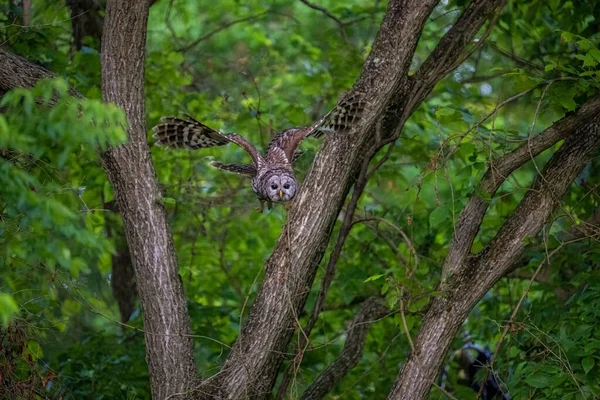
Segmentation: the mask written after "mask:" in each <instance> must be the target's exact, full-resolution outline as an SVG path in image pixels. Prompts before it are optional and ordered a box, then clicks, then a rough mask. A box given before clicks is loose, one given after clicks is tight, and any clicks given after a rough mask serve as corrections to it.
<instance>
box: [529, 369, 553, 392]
mask: <svg viewBox="0 0 600 400" xmlns="http://www.w3.org/2000/svg"><path fill="white" fill-rule="evenodd" d="M525 382H527V384H528V385H529V386H533V387H534V388H536V389H543V388H546V387H548V386H550V378H549V377H548V376H547V375H545V374H543V373H541V372H537V373H535V374H532V375H529V376H528V377H527V378H525Z"/></svg>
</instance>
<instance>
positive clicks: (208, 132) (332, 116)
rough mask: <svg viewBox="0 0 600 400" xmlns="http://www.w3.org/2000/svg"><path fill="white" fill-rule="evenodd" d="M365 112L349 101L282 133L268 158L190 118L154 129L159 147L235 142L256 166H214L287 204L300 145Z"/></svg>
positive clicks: (344, 126) (358, 103) (355, 100)
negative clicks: (234, 174) (249, 179)
mask: <svg viewBox="0 0 600 400" xmlns="http://www.w3.org/2000/svg"><path fill="white" fill-rule="evenodd" d="M362 111H363V103H362V101H361V100H360V98H359V97H358V96H352V97H349V98H346V99H344V100H343V101H341V102H340V103H338V105H337V106H336V107H335V108H334V109H333V110H332V111H330V112H329V113H328V114H327V115H325V116H324V117H323V118H321V119H320V120H318V121H317V122H315V123H314V124H312V125H310V126H305V127H300V128H291V129H286V130H284V131H282V132H279V133H278V134H277V135H276V136H275V137H274V138H273V140H271V142H270V143H269V145H268V147H267V149H266V151H265V155H264V156H262V155H261V154H260V153H259V152H258V151H257V150H256V148H255V147H254V145H253V144H252V143H250V142H249V141H248V140H247V139H245V138H244V137H242V136H240V135H237V134H235V133H228V134H225V133H221V132H218V131H216V130H214V129H212V128H209V127H208V126H206V125H204V124H203V123H201V122H199V121H196V120H195V119H194V118H192V117H190V116H189V115H186V116H185V118H186V119H180V118H174V117H163V118H161V121H162V124H160V125H157V126H155V127H154V135H153V137H154V138H155V139H157V141H156V143H155V144H156V145H164V146H166V147H173V148H189V149H199V148H206V147H214V146H223V145H225V144H228V143H231V142H233V143H235V144H237V145H238V146H240V147H241V148H243V149H244V150H245V151H246V153H248V155H249V156H250V158H252V164H241V165H240V164H222V163H220V162H212V163H211V164H212V166H214V167H216V168H219V169H222V170H225V171H229V172H234V173H238V174H241V175H245V176H247V177H249V178H251V179H252V181H251V186H252V190H253V191H254V193H256V195H257V196H258V197H259V198H260V199H261V200H262V201H267V202H269V203H271V202H283V201H289V200H291V199H293V198H294V196H295V195H296V191H297V189H298V184H297V182H296V179H295V177H294V170H293V169H292V163H293V162H294V161H295V160H296V159H297V158H298V157H299V156H300V155H301V154H302V151H300V150H297V147H298V145H299V144H300V143H301V142H302V141H303V140H304V139H306V138H307V137H308V136H314V137H320V136H321V135H323V134H326V133H335V132H343V131H348V130H350V127H351V125H352V124H353V123H354V122H355V121H356V120H357V119H358V118H360V116H361V115H362Z"/></svg>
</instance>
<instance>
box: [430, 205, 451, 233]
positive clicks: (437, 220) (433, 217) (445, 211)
mask: <svg viewBox="0 0 600 400" xmlns="http://www.w3.org/2000/svg"><path fill="white" fill-rule="evenodd" d="M449 216H450V209H449V208H448V207H446V206H442V207H438V208H436V209H435V210H433V211H432V212H431V214H429V226H430V227H432V228H433V227H435V226H438V225H439V224H441V223H442V222H444V221H446V220H447V219H448V217H449Z"/></svg>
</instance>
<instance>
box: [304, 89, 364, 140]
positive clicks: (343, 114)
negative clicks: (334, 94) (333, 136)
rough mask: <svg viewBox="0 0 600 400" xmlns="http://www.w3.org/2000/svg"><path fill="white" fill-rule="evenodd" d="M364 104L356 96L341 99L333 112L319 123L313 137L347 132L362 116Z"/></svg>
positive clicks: (358, 96)
mask: <svg viewBox="0 0 600 400" xmlns="http://www.w3.org/2000/svg"><path fill="white" fill-rule="evenodd" d="M365 105H366V103H365V102H364V101H363V99H362V97H361V96H360V95H358V94H355V95H351V96H348V97H346V98H344V99H342V100H341V101H340V102H339V103H338V104H337V106H335V108H334V109H333V110H331V111H330V112H329V114H327V115H326V116H324V117H323V118H322V120H321V121H319V123H318V126H317V127H316V128H315V131H314V133H313V136H315V137H319V136H321V135H323V134H324V133H335V132H344V131H349V130H350V129H351V128H352V125H353V124H355V123H356V122H357V121H358V120H359V119H360V118H361V117H362V115H363V111H364V109H365Z"/></svg>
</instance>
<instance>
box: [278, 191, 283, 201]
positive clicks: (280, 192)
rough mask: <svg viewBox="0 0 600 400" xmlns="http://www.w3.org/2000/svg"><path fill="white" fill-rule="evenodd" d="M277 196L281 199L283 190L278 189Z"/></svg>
mask: <svg viewBox="0 0 600 400" xmlns="http://www.w3.org/2000/svg"><path fill="white" fill-rule="evenodd" d="M279 198H280V199H282V198H283V191H282V190H281V189H280V190H279Z"/></svg>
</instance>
